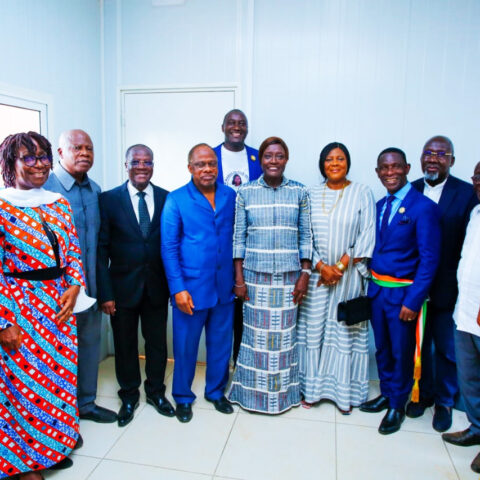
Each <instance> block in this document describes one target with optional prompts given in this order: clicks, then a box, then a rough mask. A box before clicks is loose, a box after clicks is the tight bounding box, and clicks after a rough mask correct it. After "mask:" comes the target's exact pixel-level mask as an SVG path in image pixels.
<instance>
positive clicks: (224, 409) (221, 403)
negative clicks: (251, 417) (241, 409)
mask: <svg viewBox="0 0 480 480" xmlns="http://www.w3.org/2000/svg"><path fill="white" fill-rule="evenodd" d="M205 400H206V401H207V402H211V403H213V406H214V407H215V410H217V411H218V412H220V413H233V407H232V404H231V403H230V402H229V401H228V400H227V399H226V398H225V395H224V396H223V397H221V398H219V399H218V400H211V399H210V398H207V397H205Z"/></svg>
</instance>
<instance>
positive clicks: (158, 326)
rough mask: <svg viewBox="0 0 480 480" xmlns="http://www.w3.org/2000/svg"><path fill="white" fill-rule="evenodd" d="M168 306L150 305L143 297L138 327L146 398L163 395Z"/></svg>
mask: <svg viewBox="0 0 480 480" xmlns="http://www.w3.org/2000/svg"><path fill="white" fill-rule="evenodd" d="M167 315H168V306H167V305H161V306H156V305H152V302H151V301H150V299H149V297H148V295H145V296H144V298H143V301H142V305H141V308H140V325H141V329H142V335H143V338H144V340H145V374H146V377H147V378H146V380H145V393H146V394H147V396H157V395H160V396H163V395H165V383H164V380H165V369H166V366H167Z"/></svg>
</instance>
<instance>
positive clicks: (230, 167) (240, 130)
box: [213, 108, 262, 363]
mask: <svg viewBox="0 0 480 480" xmlns="http://www.w3.org/2000/svg"><path fill="white" fill-rule="evenodd" d="M222 132H223V133H224V135H225V140H224V142H223V143H221V144H220V145H218V146H217V147H215V148H214V149H213V150H214V151H215V154H216V155H217V159H218V178H217V182H218V183H223V184H224V185H228V186H229V187H231V188H233V189H234V190H235V191H237V190H238V187H240V185H243V184H244V183H247V182H250V181H252V180H256V179H257V178H258V177H260V175H261V174H262V167H261V166H260V160H259V158H258V150H256V149H255V148H252V147H249V146H248V145H245V138H246V137H247V135H248V121H247V117H246V115H245V114H244V113H243V112H242V111H241V110H238V109H237V108H236V109H234V110H230V111H229V112H228V113H227V114H226V115H225V117H224V119H223V123H222ZM242 331H243V302H242V301H241V300H238V299H235V317H234V322H233V361H234V363H236V362H237V356H238V351H239V350H240V343H241V341H242Z"/></svg>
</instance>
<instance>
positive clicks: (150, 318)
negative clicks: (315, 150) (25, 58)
mask: <svg viewBox="0 0 480 480" xmlns="http://www.w3.org/2000/svg"><path fill="white" fill-rule="evenodd" d="M222 131H223V133H224V135H225V140H224V142H223V143H222V144H221V145H219V146H218V147H216V148H214V149H212V148H211V147H210V146H209V145H207V144H204V143H201V144H198V145H195V146H194V147H193V148H192V149H191V150H190V152H189V154H188V163H187V168H188V170H189V172H190V174H191V181H190V182H189V183H187V184H186V185H185V186H183V187H181V188H179V189H177V190H175V191H173V192H171V193H168V192H167V191H165V190H163V189H161V188H160V187H157V186H155V185H153V184H152V183H151V178H152V174H153V168H154V155H153V152H152V150H151V149H150V148H149V147H148V146H146V145H142V144H137V145H133V146H131V147H129V148H128V150H127V152H126V155H125V168H126V170H127V174H128V180H127V182H125V183H124V184H123V185H121V186H119V187H117V188H115V189H113V190H110V191H108V192H104V193H100V188H99V186H98V185H97V184H96V183H95V182H93V180H92V179H90V178H89V176H88V171H89V170H90V168H91V167H92V165H93V159H94V151H93V144H92V141H91V139H90V137H89V136H88V134H87V133H86V132H83V131H82V130H71V131H67V132H64V133H63V134H62V135H61V137H60V140H59V148H58V153H59V157H60V162H59V164H58V165H56V166H55V167H54V168H53V171H52V172H51V170H52V167H53V156H52V149H51V145H50V143H49V142H48V140H47V139H45V138H44V137H42V136H41V135H39V134H36V133H33V132H29V133H28V134H17V135H11V136H9V137H7V139H5V141H4V142H3V143H2V144H1V145H0V166H1V168H2V175H3V179H4V183H5V186H6V187H7V188H5V189H4V190H1V191H0V247H1V271H0V307H1V308H2V312H3V313H2V315H0V354H1V355H0V400H1V402H0V431H1V434H2V440H1V441H0V478H5V477H7V478H10V477H17V476H18V477H20V478H22V479H25V480H39V479H40V478H42V473H41V472H42V470H44V469H48V468H66V467H68V466H70V465H71V463H72V462H71V460H70V459H69V458H68V455H69V454H70V452H71V451H72V449H74V448H79V447H81V445H82V439H81V437H80V435H79V425H78V419H79V418H82V419H85V420H91V421H96V422H103V423H108V422H115V421H117V422H118V425H119V426H120V427H123V426H125V425H127V424H128V423H129V422H130V421H132V419H133V418H134V412H135V409H136V408H137V407H138V405H139V397H140V393H139V389H140V386H141V375H140V366H139V361H138V338H137V330H138V325H139V322H140V324H141V329H142V334H143V337H144V339H145V356H146V364H145V371H146V381H145V385H144V388H145V392H146V399H147V403H149V404H150V405H152V406H153V407H154V408H155V409H156V410H157V411H158V413H160V414H162V415H164V416H167V417H173V416H176V417H177V419H178V420H179V421H180V422H182V423H185V422H189V421H190V420H191V419H192V417H193V411H192V404H193V402H194V400H195V395H194V393H193V391H192V382H193V378H194V374H195V365H196V360H197V354H198V347H199V341H200V336H201V333H202V331H203V330H204V329H205V337H206V347H207V370H206V385H205V399H206V400H207V401H210V402H212V403H213V405H214V406H215V408H216V410H217V411H219V412H221V413H224V414H230V413H232V412H233V408H232V405H231V403H237V404H239V405H240V406H241V407H242V408H244V409H246V410H249V411H252V412H260V413H266V414H279V413H282V412H284V411H286V410H288V409H290V408H292V407H294V406H298V405H300V404H301V405H302V406H303V407H305V408H312V406H313V405H314V404H316V403H318V402H320V401H322V400H329V401H333V402H334V403H335V404H336V406H337V408H338V409H339V410H340V412H341V413H342V414H345V415H348V414H350V413H351V412H352V408H353V407H360V409H361V410H363V411H366V412H380V411H383V410H387V412H386V414H385V416H384V417H383V419H382V421H381V424H380V426H379V432H380V433H382V434H390V433H393V432H395V431H397V430H399V428H400V426H401V424H402V422H403V420H404V418H405V415H408V416H410V417H418V416H420V415H422V414H423V412H424V410H425V409H426V408H428V407H429V406H431V405H435V415H434V418H433V427H434V428H435V429H436V430H438V431H445V430H447V429H448V428H450V426H451V418H452V413H451V409H452V407H453V406H454V404H455V401H456V400H457V399H458V385H457V368H456V363H457V364H458V366H459V368H458V377H459V379H460V388H461V390H462V392H463V394H464V395H463V396H464V403H465V408H466V411H467V415H468V417H469V419H470V421H471V422H472V426H471V427H470V428H469V429H468V430H467V431H465V432H459V433H453V434H444V439H445V440H446V441H450V442H451V443H455V444H457V445H474V444H480V408H479V401H480V400H479V399H480V386H479V382H478V379H477V378H476V377H478V375H477V374H476V372H477V371H476V370H475V368H477V367H478V365H479V363H480V356H479V351H480V350H479V347H480V340H479V339H478V338H479V337H480V330H479V328H480V327H479V325H480V311H479V309H480V301H479V300H478V291H479V290H478V287H479V283H480V279H479V278H478V275H479V274H478V272H479V271H480V269H479V268H475V267H478V259H477V256H475V255H474V253H473V251H475V245H476V244H478V235H479V229H478V221H477V220H478V218H477V217H478V212H479V207H478V206H476V204H477V203H478V199H477V196H478V197H480V164H479V165H477V167H476V170H475V174H474V176H473V177H472V180H473V182H474V187H475V190H474V189H472V187H471V185H469V184H467V183H466V182H463V181H461V180H459V179H457V178H455V177H453V176H452V175H450V167H451V166H452V165H453V163H454V161H455V157H454V151H453V144H452V142H451V141H450V140H449V139H448V138H446V137H441V136H436V137H433V138H432V139H430V140H429V141H427V143H426V144H425V146H424V148H423V151H422V154H421V162H422V170H423V171H424V174H425V177H424V178H423V179H419V180H417V181H416V182H413V183H412V184H411V183H409V182H408V179H407V175H408V173H409V169H410V166H409V164H408V163H407V159H406V156H405V153H404V152H403V151H402V150H400V149H398V148H393V147H391V148H387V149H385V150H383V151H382V152H380V154H379V155H378V158H377V167H376V173H377V175H378V177H379V179H380V181H381V182H382V184H383V186H384V187H385V188H386V191H387V194H386V196H385V197H384V198H382V199H381V200H380V201H379V202H377V205H376V206H375V202H374V198H373V194H372V192H371V190H370V189H369V188H368V187H367V186H365V185H361V184H358V183H356V182H353V181H351V180H350V179H348V173H349V170H350V166H351V159H350V154H349V151H348V149H347V147H346V146H345V145H343V144H341V143H338V142H335V143H330V144H328V145H327V146H326V147H325V148H324V149H323V150H322V152H321V154H320V159H319V170H320V173H321V175H322V176H323V178H324V182H323V183H322V184H321V185H319V186H314V187H312V188H310V189H307V188H306V187H305V186H303V185H302V184H300V183H299V182H296V181H294V180H291V179H289V178H287V177H286V176H285V174H284V172H285V168H286V165H287V162H288V161H289V150H288V147H287V145H286V143H285V142H284V141H283V140H282V139H281V138H279V137H269V138H267V139H266V140H265V141H264V142H263V143H262V144H261V146H260V148H259V150H258V151H257V150H256V149H253V148H251V147H248V146H247V145H245V139H246V136H247V134H248V122H247V118H246V116H245V114H244V113H243V112H241V111H240V110H232V111H230V112H228V113H227V114H226V116H225V118H224V120H223V123H222ZM475 192H476V194H475ZM472 210H473V213H472V221H471V223H470V224H469V227H468V234H467V240H466V241H465V246H464V247H463V248H464V251H463V254H462V262H461V263H460V270H459V276H460V277H461V282H460V294H459V295H458V301H457V294H458V287H457V285H458V284H457V280H456V278H457V277H456V272H457V267H458V263H459V261H460V258H461V250H462V245H463V241H464V237H465V234H466V230H467V224H468V222H469V219H470V215H471V212H472ZM460 277H459V278H460ZM367 289H368V297H369V298H370V299H371V323H372V327H373V331H374V336H375V344H376V350H377V352H376V358H377V366H378V373H379V378H380V390H381V394H380V396H378V397H376V398H374V399H372V400H368V381H369V378H368V323H367V321H366V320H365V321H361V322H359V323H356V324H354V325H347V324H346V323H345V322H343V321H339V319H338V316H337V311H338V305H339V303H340V302H343V301H344V300H350V299H353V298H356V297H359V296H361V295H363V294H364V292H367ZM169 299H170V300H171V304H172V312H173V349H174V351H173V356H174V359H175V364H174V372H173V387H172V395H173V398H174V400H175V403H176V405H175V407H174V406H173V405H172V404H171V403H170V401H169V400H168V399H167V398H166V396H165V384H164V376H165V367H166V362H167V346H166V323H167V308H168V301H169ZM427 299H428V300H429V301H428V305H427ZM95 300H96V304H95ZM455 305H456V310H455V319H456V321H457V327H458V328H457V330H455V327H454V323H453V316H454V308H455ZM102 311H103V312H104V313H105V314H107V315H109V316H110V319H111V324H112V331H113V337H114V345H115V371H116V376H117V381H118V384H119V386H120V389H119V392H118V393H119V397H120V400H121V408H120V410H119V412H118V413H115V412H112V411H110V410H107V409H105V408H103V407H101V406H99V405H97V404H96V403H95V398H96V386H97V376H98V360H99V346H100V326H101V322H100V320H101V312H102ZM74 313H75V315H74ZM425 319H426V321H425ZM422 336H423V337H424V340H423V348H422V344H421V341H419V339H420V338H421V337H422ZM454 336H455V343H456V345H457V352H455V343H454ZM233 337H234V338H233ZM77 338H78V362H77ZM232 338H233V360H234V364H235V369H234V372H233V377H232V378H231V382H230V384H228V382H229V362H230V358H231V352H232ZM460 345H461V347H460V349H459V346H460ZM77 363H78V370H77ZM420 371H421V378H420ZM414 377H415V386H414ZM77 379H78V380H77ZM418 380H420V381H419V383H418ZM412 387H414V391H415V392H414V394H413V395H412V400H413V401H410V402H408V401H409V398H410V394H411V392H412ZM472 468H474V469H475V468H477V469H479V470H480V458H478V457H477V459H475V460H474V463H473V464H472Z"/></svg>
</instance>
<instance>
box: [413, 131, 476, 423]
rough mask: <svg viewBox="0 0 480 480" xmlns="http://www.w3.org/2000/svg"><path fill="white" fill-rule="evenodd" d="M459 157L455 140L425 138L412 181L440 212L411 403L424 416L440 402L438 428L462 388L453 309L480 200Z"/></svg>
mask: <svg viewBox="0 0 480 480" xmlns="http://www.w3.org/2000/svg"><path fill="white" fill-rule="evenodd" d="M454 162H455V156H454V151H453V143H452V141H451V140H450V139H449V138H447V137H444V136H439V135H438V136H435V137H433V138H431V139H430V140H428V141H427V143H425V146H424V147H423V152H422V156H421V165H422V171H423V173H424V178H420V179H418V180H416V181H415V182H413V183H412V185H413V186H414V187H415V188H416V189H417V190H418V191H419V192H421V193H423V194H424V195H426V196H427V197H428V198H430V199H431V200H433V201H434V202H435V203H437V204H438V206H439V208H440V213H441V230H442V233H441V239H442V250H441V255H440V258H441V260H440V265H439V267H438V270H437V274H436V275H435V278H434V280H433V283H432V287H431V288H430V299H429V302H428V310H427V312H428V314H427V323H426V327H425V338H424V340H423V348H422V380H421V382H420V401H419V402H418V403H413V402H410V403H409V404H408V405H407V416H408V417H412V418H416V417H420V416H421V415H423V412H424V411H425V409H426V408H427V407H430V406H432V405H433V404H435V414H434V416H433V422H432V424H433V428H434V429H435V430H437V431H438V432H444V431H445V430H448V429H449V428H450V426H451V425H452V407H453V405H454V404H455V397H456V395H457V393H458V383H457V368H456V362H455V345H454V335H453V333H454V322H453V310H454V308H455V302H456V300H457V295H458V287H457V277H456V273H457V268H458V262H459V261H460V253H461V250H462V245H463V240H464V238H465V232H466V228H467V223H468V220H469V218H470V212H471V211H472V209H473V207H474V206H475V205H477V203H478V200H477V197H476V195H475V193H474V191H473V189H472V185H471V184H469V183H467V182H464V181H463V180H460V179H458V178H455V177H454V176H453V175H450V167H452V165H453V164H454Z"/></svg>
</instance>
